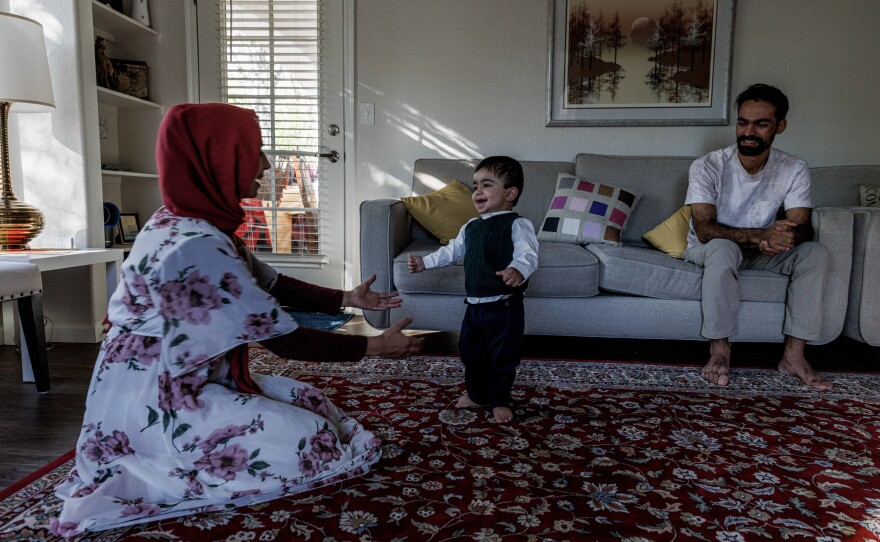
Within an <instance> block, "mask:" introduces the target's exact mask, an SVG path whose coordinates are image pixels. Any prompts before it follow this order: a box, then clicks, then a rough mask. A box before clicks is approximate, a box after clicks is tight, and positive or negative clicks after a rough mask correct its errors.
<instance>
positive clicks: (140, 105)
mask: <svg viewBox="0 0 880 542" xmlns="http://www.w3.org/2000/svg"><path fill="white" fill-rule="evenodd" d="M97 88H98V103H99V104H104V105H112V106H113V107H118V108H119V109H128V110H133V111H153V112H156V113H160V112H161V111H162V106H161V105H159V104H157V103H156V102H151V101H149V100H143V99H141V98H135V97H134V96H129V95H128V94H123V93H121V92H116V91H115V90H110V89H109V88H104V87H97Z"/></svg>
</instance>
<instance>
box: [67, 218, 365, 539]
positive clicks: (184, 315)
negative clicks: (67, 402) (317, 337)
mask: <svg viewBox="0 0 880 542" xmlns="http://www.w3.org/2000/svg"><path fill="white" fill-rule="evenodd" d="M250 265H251V264H249V263H248V262H246V261H245V260H244V259H242V258H241V257H240V256H239V255H238V254H237V253H236V250H235V247H234V246H233V244H232V242H231V241H230V240H229V238H228V237H227V236H226V235H224V234H223V233H222V232H220V231H219V230H217V229H216V228H215V227H214V226H212V225H211V224H210V223H208V222H206V221H204V220H199V219H192V218H183V217H178V216H176V215H173V214H171V213H170V212H168V211H167V210H164V209H160V210H159V211H157V212H156V214H155V215H153V217H152V218H151V219H150V221H149V222H148V223H147V224H146V225H145V227H144V229H143V231H142V232H141V233H140V234H138V239H137V242H136V243H135V246H134V247H133V249H132V252H131V254H130V255H129V257H128V258H127V259H126V261H125V264H124V265H123V271H122V280H121V282H120V285H119V288H118V289H117V290H116V293H115V294H114V295H113V297H112V299H111V300H110V307H109V319H110V322H111V323H112V328H111V330H110V332H109V334H108V335H107V337H106V339H105V340H104V343H103V345H102V346H101V352H100V354H99V356H98V359H97V362H96V365H95V371H94V374H93V375H92V381H91V385H90V386H89V391H88V398H87V403H86V413H85V419H84V421H83V427H82V432H81V434H80V437H79V442H78V444H77V448H76V452H77V453H76V467H75V469H74V470H72V471H71V473H70V476H69V477H68V478H67V480H65V481H64V482H62V483H61V484H59V486H58V487H57V488H56V495H57V496H58V497H59V498H60V499H62V500H63V502H64V505H63V509H62V511H61V514H60V517H58V518H54V519H53V520H52V528H53V530H54V531H55V532H56V533H57V534H59V535H63V536H71V535H74V534H78V533H81V532H84V531H96V530H104V529H109V528H113V527H119V526H123V525H130V524H135V523H140V522H145V521H155V520H157V519H162V518H170V517H174V516H180V515H184V514H190V513H194V512H200V511H213V510H223V509H226V508H231V507H235V506H240V505H245V504H251V503H256V502H262V501H267V500H270V499H274V498H277V497H281V496H283V495H289V494H292V493H297V492H301V491H305V490H307V489H310V488H314V487H319V486H322V485H325V484H329V483H332V482H334V481H337V480H339V479H341V478H347V477H352V476H356V475H359V474H363V473H364V472H366V471H367V470H369V467H370V465H372V464H373V463H375V462H376V461H377V460H378V459H379V457H380V455H381V452H380V448H379V440H378V439H377V438H376V437H375V436H374V435H373V434H372V433H370V432H369V431H366V430H365V429H364V428H363V427H362V426H361V425H360V424H358V423H357V421H355V420H353V419H351V418H348V417H346V416H345V414H344V413H343V412H342V411H341V410H339V409H338V408H336V407H335V406H334V405H333V404H332V403H330V401H328V400H327V399H326V398H325V397H324V396H323V394H322V393H321V392H320V391H319V390H317V389H315V388H313V387H312V386H310V385H308V384H305V383H302V382H298V381H296V380H293V379H290V378H285V377H279V376H265V375H256V374H255V375H253V378H254V381H255V382H256V383H257V385H258V386H259V387H260V389H261V390H262V395H251V394H246V393H241V392H238V391H236V389H235V386H234V384H233V380H232V377H231V375H230V370H229V364H228V362H227V360H226V353H227V352H229V351H230V350H231V349H232V348H234V347H236V346H237V345H239V344H243V343H247V342H250V341H256V340H263V339H266V338H269V337H274V336H278V335H281V334H285V333H289V332H290V331H292V330H294V329H296V322H295V321H294V320H293V319H292V318H291V317H290V316H289V315H287V313H286V312H284V311H283V310H281V309H280V307H279V306H278V304H277V302H276V301H275V299H274V298H273V297H272V296H270V295H269V294H267V293H266V290H265V289H264V288H267V285H266V284H263V285H262V287H261V285H260V284H258V279H257V277H255V275H254V273H253V271H252V270H251V268H250ZM256 271H257V275H258V276H259V275H260V270H259V269H257V270H256ZM260 278H264V277H260Z"/></svg>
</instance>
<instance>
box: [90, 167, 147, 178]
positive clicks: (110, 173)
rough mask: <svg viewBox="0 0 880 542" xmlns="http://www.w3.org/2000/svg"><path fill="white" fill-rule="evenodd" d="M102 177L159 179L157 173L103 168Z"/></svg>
mask: <svg viewBox="0 0 880 542" xmlns="http://www.w3.org/2000/svg"><path fill="white" fill-rule="evenodd" d="M101 176H102V177H127V178H132V179H158V178H159V175H157V174H155V173H138V172H137V171H123V170H119V169H102V170H101Z"/></svg>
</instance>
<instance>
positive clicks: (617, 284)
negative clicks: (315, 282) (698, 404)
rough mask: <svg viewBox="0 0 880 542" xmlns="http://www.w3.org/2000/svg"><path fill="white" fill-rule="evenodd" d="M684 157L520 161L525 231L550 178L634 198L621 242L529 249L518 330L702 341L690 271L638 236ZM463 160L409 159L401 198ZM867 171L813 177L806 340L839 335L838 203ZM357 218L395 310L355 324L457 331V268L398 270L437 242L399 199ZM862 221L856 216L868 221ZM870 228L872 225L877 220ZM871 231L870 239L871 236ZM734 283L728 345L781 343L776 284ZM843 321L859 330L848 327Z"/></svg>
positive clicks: (658, 216)
mask: <svg viewBox="0 0 880 542" xmlns="http://www.w3.org/2000/svg"><path fill="white" fill-rule="evenodd" d="M691 162H693V158H691V157H635V156H603V155H594V154H579V155H578V156H577V157H576V159H575V161H574V162H523V169H524V174H525V187H524V190H523V195H522V197H521V199H520V201H519V204H518V205H517V207H516V209H515V210H516V211H517V212H518V213H519V214H520V215H522V216H525V217H526V218H528V219H530V220H531V221H532V223H533V224H534V225H535V228H536V230H537V229H538V228H540V226H541V224H542V222H543V218H544V215H545V213H546V211H547V209H548V207H549V204H550V200H551V197H552V195H553V193H554V191H555V188H556V179H557V174H558V173H560V172H566V173H574V174H575V175H577V176H578V177H581V178H585V179H590V180H595V181H598V182H604V183H607V184H612V185H616V186H620V187H621V188H625V189H627V190H630V191H633V192H637V193H640V194H641V199H640V201H639V202H638V204H637V206H636V208H635V210H634V212H633V214H632V217H631V219H630V221H629V223H628V224H627V227H626V230H625V232H624V235H623V245H622V246H612V245H607V244H588V245H586V246H580V245H573V244H566V243H551V242H541V246H540V255H539V267H538V270H537V271H536V272H535V274H534V275H533V276H532V278H531V279H530V283H529V288H528V290H527V291H526V297H525V307H526V334H529V335H568V336H582V337H610V338H640V339H676V340H702V337H701V336H700V324H701V322H700V302H699V297H700V281H701V269H700V268H699V267H697V266H695V265H693V264H691V263H689V262H685V261H682V260H677V259H674V258H672V257H670V256H667V255H666V254H664V253H663V252H660V251H659V250H656V249H655V248H653V247H652V246H650V244H648V243H647V242H646V241H645V240H644V239H642V234H644V233H645V232H647V231H648V230H650V229H651V228H653V227H654V226H656V225H658V224H659V223H661V222H662V221H663V220H665V219H666V218H667V217H669V216H670V215H671V214H672V213H674V212H675V211H676V210H677V209H678V208H679V207H680V206H681V205H682V204H683V202H684V198H685V193H686V191H687V177H688V169H689V167H690V164H691ZM474 165H475V161H473V160H441V159H424V160H417V161H416V163H415V165H414V171H413V185H412V195H425V194H428V193H430V192H432V191H434V190H436V189H437V188H438V187H440V186H443V185H444V184H446V183H448V182H449V181H451V180H452V179H459V180H462V181H463V182H465V184H467V185H470V180H471V178H472V176H473V168H474ZM877 170H878V168H876V167H873V169H870V168H869V169H868V170H866V171H865V172H862V171H860V170H857V168H856V169H853V168H847V167H829V168H817V169H815V170H813V171H814V172H815V173H814V175H813V202H814V205H815V207H816V209H814V211H813V216H812V220H813V226H814V228H815V231H816V240H817V241H819V242H822V243H823V244H825V245H826V246H827V247H828V249H829V250H830V252H831V255H832V272H831V276H830V278H829V281H828V284H827V287H826V291H825V302H824V304H825V308H824V318H823V327H822V336H821V338H819V339H818V340H817V341H815V344H824V343H827V342H829V341H831V340H834V339H835V338H837V337H838V336H839V335H840V334H841V332H842V330H843V329H844V322H845V319H846V316H847V306H848V299H849V296H850V272H851V265H852V262H853V238H854V236H853V224H854V213H853V212H852V210H851V209H849V207H853V206H856V205H858V202H859V197H858V186H859V184H860V183H863V182H864V178H865V177H864V176H860V175H859V174H860V173H866V174H867V175H868V177H869V178H871V179H873V178H876V177H875V175H876V171H877ZM360 214H361V216H360V218H361V246H360V253H361V271H362V275H363V276H365V277H366V276H369V275H370V274H372V273H376V275H377V277H378V279H377V281H376V283H375V285H374V288H375V289H377V290H397V291H399V292H400V295H401V298H402V299H403V306H402V307H401V308H399V309H393V310H390V311H381V312H380V311H365V313H364V315H365V318H366V319H367V321H368V322H369V323H370V324H371V325H373V326H374V327H377V328H386V327H388V326H389V325H390V324H391V323H393V322H396V321H398V320H399V319H400V318H402V317H403V316H405V315H407V314H410V315H412V316H413V318H414V321H413V324H412V325H411V326H410V327H411V328H412V329H430V330H441V331H458V330H459V329H460V324H461V319H462V316H463V314H464V310H465V305H464V303H463V300H464V296H465V294H464V276H463V268H462V266H461V265H454V266H450V267H447V268H444V269H437V270H431V271H428V272H424V273H419V274H411V273H409V272H408V271H407V269H406V258H407V255H408V254H410V253H416V254H421V255H424V254H428V253H430V252H432V251H433V250H435V249H436V248H437V247H439V246H440V245H439V242H438V241H437V240H436V239H434V238H433V237H432V236H430V235H429V234H428V233H427V232H426V231H425V230H424V229H423V228H422V227H421V226H419V225H418V223H416V222H415V221H414V220H412V219H411V218H410V216H409V214H408V212H407V210H406V207H405V206H404V204H403V203H402V202H401V201H399V200H389V199H384V200H369V201H365V202H363V203H362V205H361V211H360ZM855 214H856V215H858V213H855ZM863 214H864V215H865V218H870V217H872V216H873V215H871V214H870V213H863ZM865 222H866V223H867V222H869V221H867V220H866V221H865ZM873 224H874V225H875V226H876V227H877V228H878V229H880V214H878V216H877V217H876V220H875V221H874V222H873ZM874 236H875V237H880V234H878V233H876V232H875V233H874ZM877 242H878V243H880V239H878V240H877ZM857 252H858V251H857ZM862 259H863V260H864V259H865V257H864V256H862ZM865 277H868V275H867V274H866V273H861V275H860V276H859V280H863V278H865ZM740 281H741V285H742V295H743V302H742V304H741V307H740V314H739V322H738V331H737V334H736V335H735V336H734V337H733V338H732V340H734V341H757V342H780V341H782V340H783V336H782V332H781V330H782V319H783V309H784V301H785V296H786V287H787V282H788V279H787V278H786V277H782V276H779V275H776V274H773V273H770V272H766V271H743V272H742V273H741V274H740ZM874 290H876V286H875V287H874ZM853 295H855V292H853ZM876 306H877V305H876V304H875V305H874V307H876ZM873 310H876V309H873ZM875 316H876V315H871V314H869V315H868V318H872V319H873V322H870V323H869V325H870V326H874V327H876V325H877V320H876V318H875ZM850 325H852V326H854V329H855V328H858V327H859V323H858V322H856V323H852V322H850ZM854 338H857V337H854ZM859 340H863V341H864V340H865V339H864V337H862V338H860V339H859Z"/></svg>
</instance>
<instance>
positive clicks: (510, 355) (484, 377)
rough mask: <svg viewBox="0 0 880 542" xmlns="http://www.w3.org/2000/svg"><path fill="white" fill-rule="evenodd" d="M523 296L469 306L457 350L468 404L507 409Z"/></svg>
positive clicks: (520, 335)
mask: <svg viewBox="0 0 880 542" xmlns="http://www.w3.org/2000/svg"><path fill="white" fill-rule="evenodd" d="M524 331H525V311H524V310H523V295H522V294H521V293H519V294H514V295H512V296H510V297H509V298H507V299H502V300H499V301H495V302H492V303H482V304H479V305H468V307H467V310H466V311H465V314H464V321H463V322H462V323H461V334H460V335H459V340H458V351H459V355H460V356H461V361H462V362H463V363H464V380H465V386H466V387H467V394H468V397H470V399H471V401H473V402H475V403H477V404H479V405H485V406H488V407H490V408H494V407H497V406H505V407H506V406H510V390H511V388H512V387H513V381H514V380H515V379H516V368H517V367H518V366H519V362H520V360H521V359H522V344H523V332H524Z"/></svg>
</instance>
